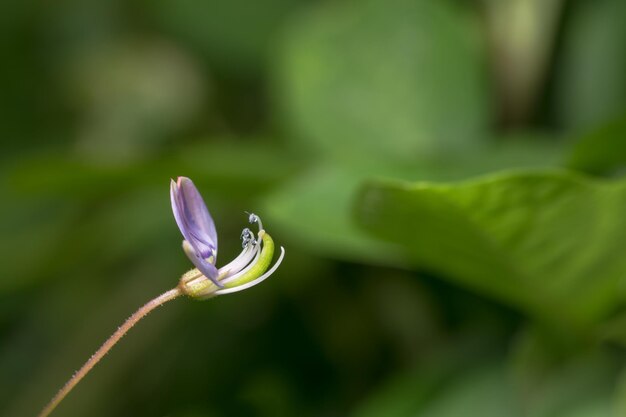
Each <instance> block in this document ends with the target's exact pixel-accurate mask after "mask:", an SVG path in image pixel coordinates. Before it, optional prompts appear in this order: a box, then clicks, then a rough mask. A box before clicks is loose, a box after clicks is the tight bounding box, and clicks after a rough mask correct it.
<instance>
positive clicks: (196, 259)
mask: <svg viewBox="0 0 626 417" xmlns="http://www.w3.org/2000/svg"><path fill="white" fill-rule="evenodd" d="M183 250H184V251H185V254H186V255H187V257H188V258H189V260H190V261H191V262H192V263H193V264H194V265H195V267H196V268H198V270H199V271H200V272H202V275H204V276H205V277H207V278H208V279H210V280H211V282H213V284H215V285H217V286H218V287H219V288H224V285H223V284H222V283H220V282H219V281H218V280H217V276H218V270H217V268H216V267H215V265H213V264H212V263H210V262H208V261H207V260H206V259H204V258H203V257H202V256H200V255H199V254H198V253H197V252H196V251H195V249H194V248H193V246H191V244H190V243H189V242H188V241H186V240H183Z"/></svg>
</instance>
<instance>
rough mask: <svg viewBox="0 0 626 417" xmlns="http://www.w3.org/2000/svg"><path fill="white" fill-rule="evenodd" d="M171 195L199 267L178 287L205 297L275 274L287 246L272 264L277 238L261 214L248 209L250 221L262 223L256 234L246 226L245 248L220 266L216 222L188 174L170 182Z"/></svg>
mask: <svg viewBox="0 0 626 417" xmlns="http://www.w3.org/2000/svg"><path fill="white" fill-rule="evenodd" d="M170 196H171V199H172V211H173V212H174V218H175V219H176V223H177V224H178V228H179V229H180V232H181V233H182V235H183V238H184V240H183V250H184V251H185V254H186V255H187V257H189V259H190V260H191V262H193V264H194V265H195V267H196V268H195V269H192V270H191V271H189V272H187V273H186V274H184V275H183V276H182V277H181V279H180V283H179V288H180V290H181V291H182V292H183V293H184V294H187V295H189V296H191V297H194V298H201V299H203V298H208V297H211V296H214V295H220V294H228V293H232V292H237V291H241V290H245V289H246V288H250V287H252V286H254V285H257V284H258V283H260V282H261V281H263V280H265V279H266V278H268V277H269V276H270V275H272V274H273V273H274V271H276V269H277V268H278V266H279V265H280V263H281V262H282V260H283V257H284V255H285V249H284V248H283V247H282V246H281V248H280V250H281V253H280V256H279V257H278V260H277V261H276V263H275V264H274V265H273V266H272V267H271V268H270V264H271V261H272V257H273V255H274V241H273V240H272V238H271V237H270V235H269V234H268V233H267V232H266V231H265V230H264V229H263V223H262V222H261V219H260V218H259V216H257V215H256V214H251V213H249V214H248V220H249V222H250V223H256V224H257V225H258V227H259V231H258V233H257V236H256V237H255V235H254V233H253V232H252V231H251V230H250V229H248V228H245V229H243V231H242V232H241V240H242V247H243V250H242V251H241V253H240V254H239V256H237V257H236V258H235V259H234V260H233V261H231V262H230V263H228V264H227V265H225V266H223V267H221V268H219V269H218V268H217V267H216V266H215V263H216V261H217V232H216V229H215V223H214V222H213V218H212V217H211V214H210V213H209V210H208V209H207V207H206V205H205V204H204V200H203V199H202V196H201V195H200V193H199V192H198V189H197V188H196V186H195V185H194V184H193V182H192V181H191V180H190V179H189V178H186V177H178V179H177V181H174V180H172V182H171V186H170ZM268 268H269V269H268Z"/></svg>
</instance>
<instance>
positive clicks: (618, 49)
mask: <svg viewBox="0 0 626 417" xmlns="http://www.w3.org/2000/svg"><path fill="white" fill-rule="evenodd" d="M567 16H568V20H566V22H565V28H564V31H563V34H564V36H563V47H562V49H563V52H562V54H561V57H560V59H559V60H558V61H557V62H556V72H555V73H556V74H557V75H556V77H555V83H556V91H555V94H554V98H555V103H554V104H555V107H556V109H557V113H558V114H557V116H558V118H559V119H560V122H561V123H562V124H563V125H565V126H567V127H570V128H574V129H588V128H590V127H591V126H594V125H595V124H597V123H601V122H603V121H604V120H606V119H610V118H613V117H615V116H617V115H618V114H619V113H620V112H622V111H623V110H624V109H625V108H626V76H625V74H626V42H624V39H626V25H624V20H625V19H626V2H624V1H623V0H597V1H593V2H585V1H578V2H571V7H570V11H569V13H568V15H567Z"/></svg>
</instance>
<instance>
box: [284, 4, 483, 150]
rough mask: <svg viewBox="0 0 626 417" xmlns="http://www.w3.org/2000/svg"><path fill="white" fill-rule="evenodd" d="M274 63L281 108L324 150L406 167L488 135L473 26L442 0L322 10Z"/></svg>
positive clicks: (295, 30)
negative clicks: (365, 155)
mask: <svg viewBox="0 0 626 417" xmlns="http://www.w3.org/2000/svg"><path fill="white" fill-rule="evenodd" d="M284 38H285V40H286V42H285V47H284V50H283V51H282V52H283V53H282V55H280V56H279V62H278V64H277V65H278V69H277V75H278V77H279V78H278V82H279V84H278V87H279V92H280V93H282V97H281V98H282V105H283V108H284V111H285V113H286V114H287V115H288V117H289V118H290V119H292V120H291V122H292V123H293V126H294V127H295V129H296V132H297V134H298V135H299V136H300V137H302V138H303V139H306V140H311V141H313V142H315V146H314V147H317V148H318V149H321V150H322V151H323V152H324V153H327V154H332V155H335V156H340V157H342V158H345V157H351V155H353V154H354V153H355V152H356V151H358V153H360V154H362V153H369V154H373V155H376V157H377V158H378V159H381V158H392V159H399V160H405V161H406V160H407V159H408V160H410V159H412V158H415V157H416V156H418V155H424V154H428V155H433V154H440V153H453V152H463V151H465V150H467V149H469V148H473V147H475V146H477V145H478V144H481V143H483V141H484V140H485V138H486V131H487V125H488V124H489V115H488V104H487V103H488V97H489V94H488V90H487V88H486V83H485V81H486V74H485V73H484V71H483V70H484V68H483V67H484V62H483V59H482V57H481V56H482V51H481V48H480V42H479V40H478V39H479V37H478V30H477V27H476V22H475V21H473V20H471V19H470V18H469V16H468V15H465V14H464V11H463V9H462V8H461V7H460V6H459V5H458V4H454V3H453V2H449V1H435V0H423V1H418V2H415V1H409V0H400V1H395V2H392V3H390V2H387V1H384V0H369V1H364V2H352V3H348V4H346V3H326V4H322V5H321V6H320V7H319V8H318V9H316V10H314V11H313V12H312V13H310V14H308V15H306V16H304V17H303V18H302V19H301V20H298V21H295V22H293V23H292V25H291V26H290V27H289V30H288V31H287V32H286V33H285V36H284Z"/></svg>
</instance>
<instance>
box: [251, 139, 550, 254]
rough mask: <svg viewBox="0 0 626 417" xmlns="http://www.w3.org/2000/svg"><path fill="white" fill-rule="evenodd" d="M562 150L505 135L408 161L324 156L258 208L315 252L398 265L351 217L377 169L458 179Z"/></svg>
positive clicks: (545, 162)
mask: <svg viewBox="0 0 626 417" xmlns="http://www.w3.org/2000/svg"><path fill="white" fill-rule="evenodd" d="M529 136H532V135H529ZM561 154H562V149H561V145H560V144H559V143H555V142H549V141H544V142H542V141H538V140H531V139H529V138H522V137H518V138H508V140H506V141H502V142H501V143H498V144H494V145H493V146H491V147H489V148H486V149H484V150H483V151H482V152H478V153H468V154H466V155H464V156H463V157H462V158H461V157H456V158H455V157H453V156H449V157H448V159H441V160H435V161H433V160H429V159H417V160H415V161H413V162H411V163H407V164H402V163H395V164H389V163H386V162H385V161H374V160H370V159H368V158H367V157H364V156H363V155H361V154H355V155H354V156H353V157H352V159H351V160H350V161H346V162H347V163H346V164H344V165H343V166H338V164H336V163H331V162H327V163H325V164H321V165H320V166H317V167H315V168H313V169H309V170H308V172H306V173H305V174H303V175H301V176H299V177H297V178H295V179H293V180H291V181H288V182H287V183H286V184H285V185H283V186H281V187H280V188H278V189H277V190H275V191H274V192H272V193H271V194H269V195H268V196H267V197H266V198H265V199H264V201H265V204H264V206H265V207H264V210H263V211H264V212H265V213H267V214H268V215H269V216H270V219H271V221H272V223H275V224H277V225H278V226H279V227H282V229H283V231H284V233H291V235H292V239H293V240H295V241H298V242H301V243H302V244H304V245H305V246H307V247H309V248H310V249H311V250H313V251H315V252H318V253H322V254H324V255H330V256H332V257H340V258H347V259H351V260H361V261H365V262H372V261H373V262H377V263H393V264H395V265H396V266H397V265H399V264H401V262H402V261H401V259H402V258H403V257H401V256H399V254H398V253H397V251H396V250H395V249H393V248H391V247H389V246H388V245H383V244H382V243H381V242H380V241H378V242H377V241H375V240H374V239H372V238H370V237H369V236H368V235H367V234H366V233H363V231H362V230H360V229H359V228H358V227H356V224H355V223H354V221H353V219H352V204H353V201H354V198H355V197H356V194H357V192H358V189H359V187H360V185H361V184H363V182H364V181H366V180H368V179H370V178H372V177H373V176H376V175H378V176H390V177H395V178H403V179H407V180H415V179H421V180H435V181H452V180H460V179H463V178H466V177H467V176H471V175H478V174H484V173H487V172H491V171H493V170H499V169H504V168H511V167H518V168H521V167H549V166H554V165H556V164H557V163H558V161H560V160H561V159H562V156H561ZM348 162H349V163H348Z"/></svg>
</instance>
